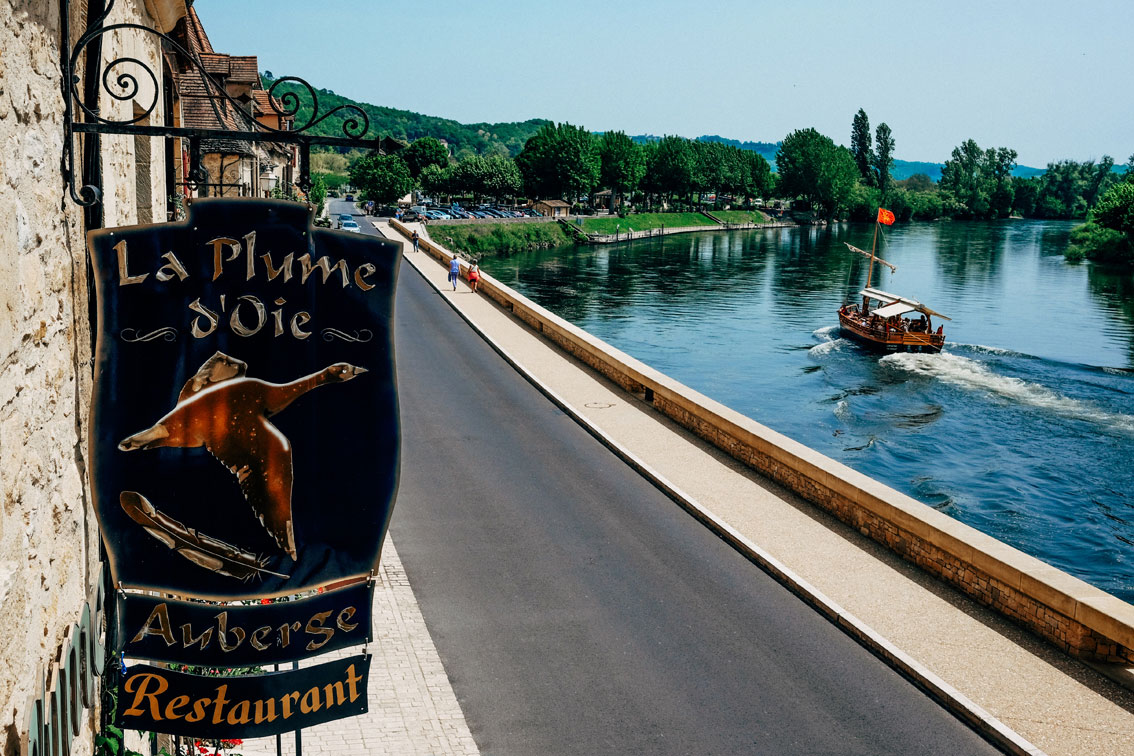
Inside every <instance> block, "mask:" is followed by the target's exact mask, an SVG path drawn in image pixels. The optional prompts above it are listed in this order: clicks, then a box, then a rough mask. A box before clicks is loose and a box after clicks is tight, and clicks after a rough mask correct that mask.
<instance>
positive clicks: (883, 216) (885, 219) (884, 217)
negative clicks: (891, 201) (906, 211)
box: [878, 207, 894, 226]
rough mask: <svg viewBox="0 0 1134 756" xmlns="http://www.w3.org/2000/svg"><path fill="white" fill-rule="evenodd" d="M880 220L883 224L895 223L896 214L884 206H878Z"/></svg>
mask: <svg viewBox="0 0 1134 756" xmlns="http://www.w3.org/2000/svg"><path fill="white" fill-rule="evenodd" d="M878 222H879V223H881V224H882V225H883V226H892V225H894V214H893V213H892V212H890V211H889V210H887V209H886V208H884V207H880V208H878Z"/></svg>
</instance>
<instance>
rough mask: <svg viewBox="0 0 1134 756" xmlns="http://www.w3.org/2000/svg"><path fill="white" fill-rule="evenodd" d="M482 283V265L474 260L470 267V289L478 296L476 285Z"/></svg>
mask: <svg viewBox="0 0 1134 756" xmlns="http://www.w3.org/2000/svg"><path fill="white" fill-rule="evenodd" d="M479 282H480V264H479V263H478V262H477V261H476V259H475V258H474V259H473V261H472V264H471V265H469V288H470V289H472V291H473V294H476V285H477V283H479Z"/></svg>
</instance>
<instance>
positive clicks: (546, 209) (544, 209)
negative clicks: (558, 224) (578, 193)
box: [532, 199, 571, 218]
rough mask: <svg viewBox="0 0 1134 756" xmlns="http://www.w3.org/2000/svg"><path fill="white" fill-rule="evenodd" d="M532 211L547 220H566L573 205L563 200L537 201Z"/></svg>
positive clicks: (533, 204)
mask: <svg viewBox="0 0 1134 756" xmlns="http://www.w3.org/2000/svg"><path fill="white" fill-rule="evenodd" d="M532 210H535V211H536V212H537V213H540V214H542V215H544V216H545V217H547V218H566V217H567V215H568V213H569V212H570V210H571V205H570V204H569V203H567V202H564V201H563V200H557V199H552V200H536V201H535V202H533V203H532Z"/></svg>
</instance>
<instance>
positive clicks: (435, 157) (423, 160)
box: [399, 137, 449, 179]
mask: <svg viewBox="0 0 1134 756" xmlns="http://www.w3.org/2000/svg"><path fill="white" fill-rule="evenodd" d="M399 155H400V157H401V158H402V159H403V160H405V161H406V165H407V166H409V170H410V175H411V176H413V177H414V178H415V179H416V178H418V177H419V176H421V172H422V171H423V170H425V167H426V166H428V165H436V166H439V167H441V168H444V167H445V166H447V165H448V164H449V148H448V147H446V146H445V145H444V144H443V143H442V142H441V140H440V139H436V138H434V137H422V138H421V139H418V140H416V141H415V142H413V144H411V145H410V146H409V147H406V148H405V149H404V150H402V151H401V152H400V153H399Z"/></svg>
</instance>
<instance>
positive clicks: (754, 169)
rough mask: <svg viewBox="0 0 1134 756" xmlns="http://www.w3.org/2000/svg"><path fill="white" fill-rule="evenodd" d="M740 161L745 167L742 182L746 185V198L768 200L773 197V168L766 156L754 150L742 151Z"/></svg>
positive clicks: (744, 190)
mask: <svg viewBox="0 0 1134 756" xmlns="http://www.w3.org/2000/svg"><path fill="white" fill-rule="evenodd" d="M740 160H741V163H742V166H743V173H742V180H743V181H744V182H745V183H744V189H743V192H744V196H746V197H749V198H751V197H760V198H762V199H767V198H768V197H771V196H772V186H773V174H772V166H770V165H768V161H767V160H765V159H764V156H763V155H761V154H759V153H757V152H754V151H752V150H741V151H740Z"/></svg>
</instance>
